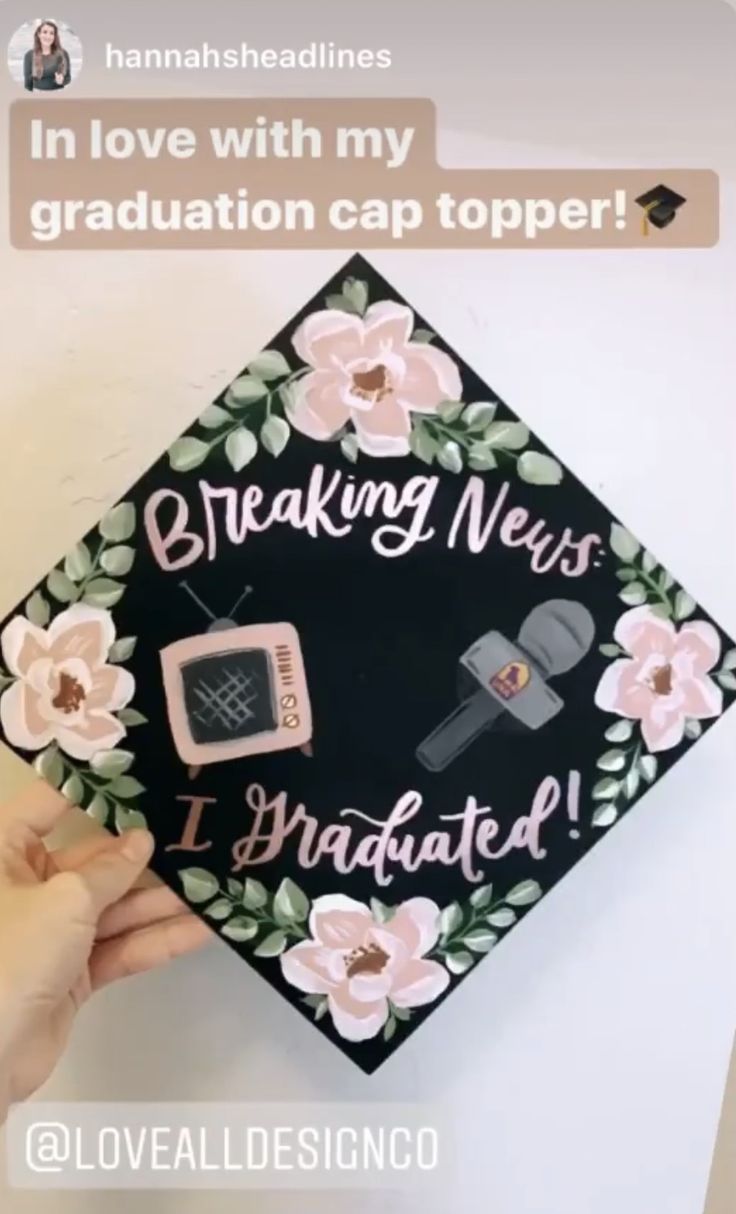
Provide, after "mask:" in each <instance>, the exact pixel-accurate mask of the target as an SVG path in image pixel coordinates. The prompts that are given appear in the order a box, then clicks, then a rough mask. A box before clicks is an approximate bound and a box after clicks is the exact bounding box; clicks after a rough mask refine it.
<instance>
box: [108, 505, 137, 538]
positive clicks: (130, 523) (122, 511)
mask: <svg viewBox="0 0 736 1214" xmlns="http://www.w3.org/2000/svg"><path fill="white" fill-rule="evenodd" d="M135 518H136V516H135V506H134V505H133V503H132V502H119V503H118V505H117V506H113V508H112V510H108V512H107V514H106V515H105V517H104V518H103V520H102V522H101V523H100V535H101V536H102V538H103V539H104V540H107V541H108V542H109V543H111V544H121V543H122V542H123V540H129V539H130V537H131V536H132V534H133V532H134V531H135Z"/></svg>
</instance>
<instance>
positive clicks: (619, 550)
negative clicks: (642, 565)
mask: <svg viewBox="0 0 736 1214" xmlns="http://www.w3.org/2000/svg"><path fill="white" fill-rule="evenodd" d="M609 544H610V546H611V552H614V553H615V554H616V556H617V557H619V558H620V560H622V561H626V562H627V564H628V563H629V562H630V561H633V560H634V558H635V557H636V556H637V555H638V553H639V549H640V548H641V544H640V543H639V541H638V540H637V539H636V538H635V537H634V536H633V535H632V534H631V532H630V531H627V530H626V528H625V527H622V526H621V524H620V523H611V538H610V540H609Z"/></svg>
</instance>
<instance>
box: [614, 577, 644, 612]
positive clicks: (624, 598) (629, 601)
mask: <svg viewBox="0 0 736 1214" xmlns="http://www.w3.org/2000/svg"><path fill="white" fill-rule="evenodd" d="M618 597H619V598H620V599H621V602H622V603H626V605H627V606H628V607H640V606H641V605H642V603H646V601H647V592H646V587H644V586H643V585H642V583H641V582H629V584H628V586H624V588H623V590H619V592H618Z"/></svg>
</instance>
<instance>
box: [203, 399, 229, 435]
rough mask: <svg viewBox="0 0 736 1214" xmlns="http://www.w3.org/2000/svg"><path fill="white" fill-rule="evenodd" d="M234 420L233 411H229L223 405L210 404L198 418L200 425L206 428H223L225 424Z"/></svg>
mask: <svg viewBox="0 0 736 1214" xmlns="http://www.w3.org/2000/svg"><path fill="white" fill-rule="evenodd" d="M232 420H233V415H232V413H228V411H227V409H223V407H222V405H208V406H207V408H206V409H205V410H204V412H203V413H200V415H199V417H198V418H197V421H198V422H199V424H200V426H204V428H205V430H221V429H222V427H223V426H226V425H227V424H228V423H229V422H231V421H232Z"/></svg>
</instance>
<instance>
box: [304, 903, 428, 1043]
mask: <svg viewBox="0 0 736 1214" xmlns="http://www.w3.org/2000/svg"><path fill="white" fill-rule="evenodd" d="M439 913H440V912H439V908H438V906H437V905H436V903H434V902H432V901H431V900H430V899H429V898H410V899H409V900H408V902H404V903H402V905H401V906H399V907H398V909H397V911H396V913H395V914H394V916H393V918H392V919H390V920H389V921H388V923H378V922H377V921H376V919H374V917H373V915H372V913H371V911H370V910H369V909H368V907H367V906H365V905H364V904H363V903H362V902H356V901H355V899H353V898H348V897H347V896H346V895H344V894H328V895H326V896H325V897H322V898H315V900H314V902H313V903H312V910H311V914H310V916H309V930H310V932H311V935H312V937H313V938H312V939H311V940H304V941H302V942H300V943H299V944H295V945H294V947H293V948H290V949H288V951H287V952H285V953H284V954H283V955H282V957H281V969H282V971H283V974H284V977H285V978H286V981H287V982H290V983H291V984H292V986H295V987H297V988H298V989H299V990H300V991H306V992H307V993H308V994H310V995H311V994H320V995H326V996H327V1003H328V1008H329V1012H330V1015H331V1016H332V1021H333V1024H334V1025H335V1028H336V1029H337V1032H338V1033H339V1034H340V1036H341V1037H344V1038H345V1039H346V1041H365V1040H366V1039H367V1038H368V1037H375V1036H376V1034H377V1033H378V1032H380V1030H381V1028H382V1027H383V1025H384V1024H385V1023H386V1020H387V1019H388V1014H389V999H390V1000H391V1002H392V1003H393V1004H395V1006H396V1007H401V1008H411V1007H420V1006H421V1005H422V1004H425V1003H432V1002H433V1001H434V1000H435V999H437V998H438V996H440V995H441V994H442V992H443V991H444V990H445V989H446V988H447V986H448V984H449V981H450V977H449V974H448V973H447V970H446V969H445V968H444V967H443V966H442V965H440V964H439V962H437V961H428V960H426V958H425V953H427V952H429V950H430V949H431V948H433V947H434V945H435V944H436V943H437V937H438V935H439V929H438V920H439Z"/></svg>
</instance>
